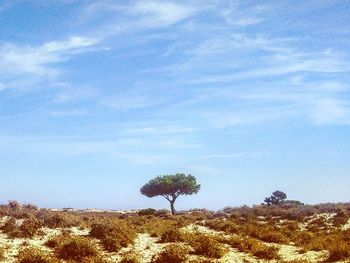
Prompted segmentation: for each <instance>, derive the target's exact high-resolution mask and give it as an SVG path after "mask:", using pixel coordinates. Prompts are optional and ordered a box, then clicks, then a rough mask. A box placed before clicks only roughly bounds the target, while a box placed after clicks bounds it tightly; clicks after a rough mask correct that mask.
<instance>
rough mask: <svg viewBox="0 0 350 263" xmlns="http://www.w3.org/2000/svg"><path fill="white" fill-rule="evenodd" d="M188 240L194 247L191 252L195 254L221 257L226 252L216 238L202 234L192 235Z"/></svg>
mask: <svg viewBox="0 0 350 263" xmlns="http://www.w3.org/2000/svg"><path fill="white" fill-rule="evenodd" d="M188 242H189V244H190V245H191V247H192V248H193V249H194V251H193V253H194V254H196V255H202V256H205V257H209V258H221V257H222V256H223V255H224V254H225V253H226V252H227V251H226V249H225V248H224V247H223V246H222V244H220V243H219V242H218V241H217V240H215V239H214V238H213V237H210V236H206V235H203V234H195V235H192V236H191V237H190V239H189V240H188Z"/></svg>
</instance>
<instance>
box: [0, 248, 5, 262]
mask: <svg viewBox="0 0 350 263" xmlns="http://www.w3.org/2000/svg"><path fill="white" fill-rule="evenodd" d="M4 259H5V249H4V248H3V247H0V261H3V260H4Z"/></svg>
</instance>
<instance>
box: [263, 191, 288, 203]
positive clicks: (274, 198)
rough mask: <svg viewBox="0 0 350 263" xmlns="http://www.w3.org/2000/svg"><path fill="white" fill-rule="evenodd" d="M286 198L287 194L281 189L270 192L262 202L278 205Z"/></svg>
mask: <svg viewBox="0 0 350 263" xmlns="http://www.w3.org/2000/svg"><path fill="white" fill-rule="evenodd" d="M286 199H287V194H286V193H284V192H282V191H279V190H277V191H275V192H273V193H272V195H271V196H270V197H266V198H265V199H264V202H265V203H266V204H267V205H279V204H281V203H283V202H284V201H285V200H286Z"/></svg>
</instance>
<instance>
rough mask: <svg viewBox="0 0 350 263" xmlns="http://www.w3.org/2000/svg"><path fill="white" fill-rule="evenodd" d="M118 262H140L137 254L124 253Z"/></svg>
mask: <svg viewBox="0 0 350 263" xmlns="http://www.w3.org/2000/svg"><path fill="white" fill-rule="evenodd" d="M119 263H140V259H139V257H138V256H137V255H134V254H126V255H124V256H123V258H122V259H121V261H119Z"/></svg>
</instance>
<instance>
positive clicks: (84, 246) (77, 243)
mask: <svg viewBox="0 0 350 263" xmlns="http://www.w3.org/2000/svg"><path fill="white" fill-rule="evenodd" d="M56 252H57V254H58V256H59V258H61V259H65V260H74V261H76V262H82V261H83V260H84V258H89V257H97V256H98V251H97V249H96V247H95V245H94V244H93V243H92V242H91V241H90V240H89V239H87V238H85V237H71V238H69V239H67V240H65V241H64V242H63V243H62V244H60V245H59V246H58V247H56Z"/></svg>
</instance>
